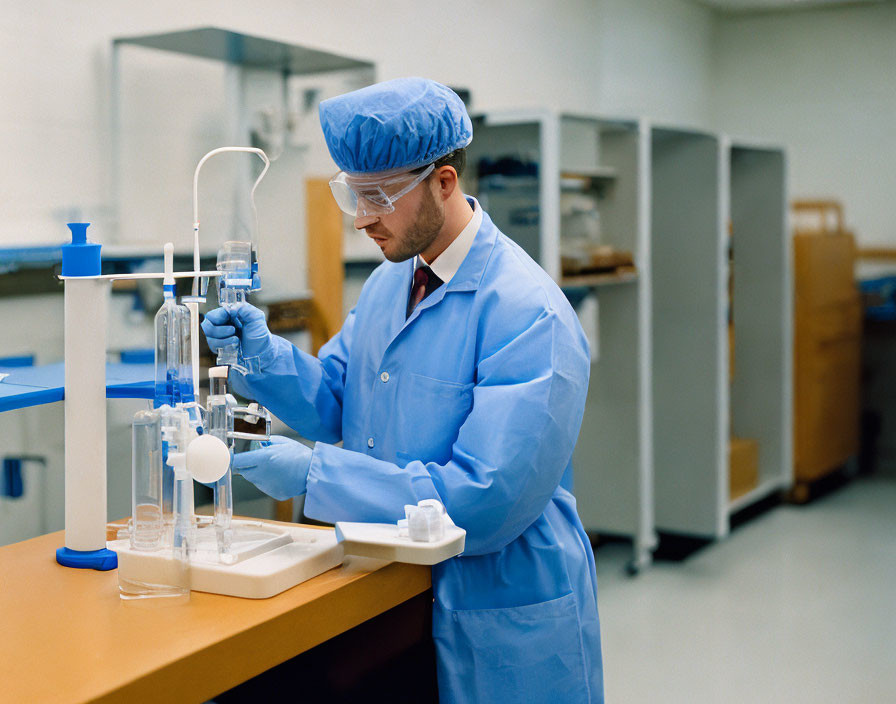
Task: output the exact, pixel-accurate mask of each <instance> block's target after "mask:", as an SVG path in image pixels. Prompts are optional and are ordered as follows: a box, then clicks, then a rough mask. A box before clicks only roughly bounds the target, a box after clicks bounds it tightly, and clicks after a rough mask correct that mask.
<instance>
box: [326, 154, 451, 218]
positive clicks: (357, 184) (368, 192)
mask: <svg viewBox="0 0 896 704" xmlns="http://www.w3.org/2000/svg"><path fill="white" fill-rule="evenodd" d="M432 170H433V165H432V164H430V165H429V166H427V167H426V168H425V169H423V171H421V172H419V173H416V174H415V173H408V172H405V173H402V174H398V175H397V176H391V177H389V178H385V179H379V180H376V181H365V180H363V179H359V178H356V177H353V176H349V175H348V174H346V173H345V172H344V171H340V172H339V173H338V174H336V176H334V177H333V178H332V179H331V180H330V191H331V192H332V193H333V198H335V199H336V204H337V205H338V206H339V209H340V210H341V211H342V212H343V213H345V214H347V215H351V216H352V217H358V218H360V217H367V216H371V215H386V214H388V213H391V212H392V211H393V210H395V205H394V203H395V201H397V200H398V199H399V198H401V197H402V196H403V195H405V194H407V193H410V192H411V191H412V190H413V189H414V188H415V187H416V186H417V184H418V183H420V182H421V181H423V179H425V178H426V177H427V176H429V175H430V174H431V173H432Z"/></svg>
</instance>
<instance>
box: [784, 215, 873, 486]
mask: <svg viewBox="0 0 896 704" xmlns="http://www.w3.org/2000/svg"><path fill="white" fill-rule="evenodd" d="M809 205H811V206H818V207H819V208H821V207H823V206H824V205H825V203H824V202H820V203H810V204H809ZM808 207H809V206H806V207H804V208H803V210H804V211H805V210H807V209H808ZM833 212H834V213H835V214H836V218H835V219H834V222H835V223H836V227H839V228H842V212H841V211H839V209H837V208H835V209H833ZM826 222H830V218H828V219H827V220H826ZM793 243H794V274H795V276H794V284H795V294H796V300H795V306H794V387H795V388H794V479H795V481H796V482H797V483H798V484H799V483H801V482H812V481H815V480H817V479H819V478H821V477H823V476H825V475H826V474H829V473H830V472H832V471H833V470H835V469H837V468H838V467H840V466H841V465H843V464H844V463H845V462H846V461H847V460H848V459H849V458H850V457H852V456H853V455H855V454H857V453H858V450H859V417H860V398H859V390H860V373H861V335H862V305H861V300H860V296H859V292H858V289H857V287H856V284H855V278H854V271H853V270H854V265H855V256H856V248H855V240H854V238H853V236H852V235H851V234H850V233H848V232H845V231H842V230H840V231H833V232H828V231H820V232H809V231H805V230H802V231H799V230H798V231H797V233H796V234H795V235H794V240H793Z"/></svg>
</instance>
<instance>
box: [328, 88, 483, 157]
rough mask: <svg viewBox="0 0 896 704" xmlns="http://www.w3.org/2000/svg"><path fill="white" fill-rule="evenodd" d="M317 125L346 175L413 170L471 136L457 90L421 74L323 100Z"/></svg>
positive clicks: (448, 151) (466, 141) (450, 150)
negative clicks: (417, 76) (319, 126)
mask: <svg viewBox="0 0 896 704" xmlns="http://www.w3.org/2000/svg"><path fill="white" fill-rule="evenodd" d="M320 124H321V126H322V127H323V130H324V137H325V138H326V140H327V148H328V149H329V150H330V156H332V157H333V161H335V162H336V164H337V166H339V168H340V169H342V170H343V171H345V172H347V173H350V174H366V173H378V172H381V171H401V170H410V169H416V168H417V167H420V166H425V165H427V164H431V163H432V162H433V161H435V160H436V159H438V158H439V157H442V156H445V155H446V154H449V153H451V152H453V151H454V150H455V149H460V148H461V147H466V146H467V145H468V144H469V143H470V141H471V140H472V139H473V123H472V122H470V116H469V115H468V114H467V109H466V107H464V104H463V101H462V100H461V99H460V98H459V97H458V95H457V93H455V92H454V91H453V90H451V89H450V88H448V87H447V86H443V85H442V84H441V83H436V82H435V81H430V80H428V79H426V78H396V79H395V80H392V81H384V82H383V83H376V84H374V85H372V86H367V87H366V88H361V89H360V90H356V91H352V92H351V93H346V94H345V95H340V96H337V97H335V98H330V99H329V100H324V101H323V102H321V104H320Z"/></svg>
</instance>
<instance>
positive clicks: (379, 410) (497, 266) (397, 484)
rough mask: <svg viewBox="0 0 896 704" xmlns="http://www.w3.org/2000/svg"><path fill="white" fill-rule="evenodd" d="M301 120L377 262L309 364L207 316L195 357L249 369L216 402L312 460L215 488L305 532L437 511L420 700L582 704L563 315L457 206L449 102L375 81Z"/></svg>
mask: <svg viewBox="0 0 896 704" xmlns="http://www.w3.org/2000/svg"><path fill="white" fill-rule="evenodd" d="M320 118H321V124H322V126H323V130H324V135H325V137H326V140H327V146H328V148H329V150H330V154H331V156H332V157H333V160H334V161H335V162H336V163H337V165H338V166H339V167H340V168H341V169H342V170H343V171H342V172H341V173H340V174H339V175H338V176H337V177H335V178H334V179H333V181H331V188H332V190H333V194H334V196H335V197H336V199H337V202H338V203H339V205H340V207H342V209H343V210H345V211H346V212H347V213H349V214H351V215H353V216H354V217H355V223H354V224H355V227H356V228H358V229H362V228H363V229H364V230H365V231H366V233H367V234H368V235H369V236H370V237H371V238H373V239H374V241H375V242H376V243H377V244H378V245H379V246H380V248H381V249H382V251H383V254H384V255H385V257H386V259H387V260H388V261H386V262H384V263H383V264H382V265H381V266H380V267H378V268H377V269H376V270H375V271H374V272H373V274H371V276H370V278H369V279H368V281H367V282H366V284H365V286H364V289H363V291H362V292H361V296H360V299H359V301H358V304H357V306H356V307H355V308H354V310H352V312H351V313H349V315H348V318H347V319H346V321H345V324H344V325H343V327H342V330H341V331H340V332H339V333H338V334H337V335H336V336H335V337H334V338H333V339H332V340H330V341H329V342H328V343H327V344H326V345H325V346H324V347H323V348H321V350H320V353H319V356H318V357H317V358H315V357H312V356H310V355H307V354H305V353H303V352H301V351H299V350H297V349H296V348H295V347H293V346H292V345H290V344H289V343H287V342H286V341H285V340H283V339H281V338H278V337H274V336H273V335H271V333H270V332H268V330H267V327H266V325H265V323H264V316H263V314H262V313H261V312H260V311H258V310H257V309H255V308H252V307H251V306H248V305H246V306H243V307H242V308H240V309H239V310H237V311H235V312H234V313H232V314H230V315H228V314H227V313H226V312H225V311H223V310H222V309H218V310H215V311H211V312H210V313H209V314H208V316H207V318H206V320H205V321H204V322H203V330H204V331H205V334H206V336H207V338H208V341H209V345H210V347H211V348H212V349H213V350H216V349H218V348H219V347H221V346H222V345H227V344H231V343H233V342H234V341H235V340H236V339H237V338H238V339H239V340H240V343H241V345H242V351H243V354H244V355H245V356H249V357H257V358H258V361H259V363H260V367H261V372H260V373H259V374H252V375H249V376H247V377H244V378H240V377H238V375H233V376H235V377H236V378H235V379H234V382H235V383H234V385H235V387H236V388H237V390H238V391H240V392H241V393H244V394H245V395H247V396H251V397H253V398H256V399H257V400H258V401H260V402H261V403H263V404H264V405H265V406H267V407H268V408H269V409H270V410H271V411H272V412H274V413H275V414H276V415H277V416H278V417H280V418H281V419H282V420H283V421H284V422H286V423H287V424H289V425H290V426H291V427H293V428H294V429H295V430H297V431H298V432H299V433H301V434H302V435H303V436H304V437H306V438H309V439H311V440H313V441H316V444H315V446H314V448H313V450H312V449H309V448H307V447H305V446H304V445H302V444H300V443H297V442H294V441H292V440H287V439H285V438H278V439H277V442H276V443H275V444H273V445H272V446H270V447H268V448H264V449H261V450H256V451H253V452H249V453H245V454H244V455H238V456H237V457H236V458H235V459H234V468H235V470H236V471H239V472H240V473H242V475H243V476H245V477H246V478H247V479H249V481H251V482H253V483H255V484H256V485H257V486H258V487H259V488H260V489H262V490H263V491H265V492H267V493H268V494H270V495H271V496H273V497H274V498H277V499H286V498H288V497H290V496H296V495H300V494H303V493H307V497H306V499H305V514H306V515H308V516H310V517H312V518H316V519H320V520H323V521H327V522H335V521H369V522H391V523H394V522H395V521H397V520H398V519H400V518H403V517H404V513H403V508H404V505H405V504H416V503H417V502H418V501H419V500H421V499H427V498H433V499H437V500H439V501H441V502H442V503H443V504H444V505H445V507H446V509H447V511H448V514H449V515H450V516H451V518H452V519H453V520H454V522H455V523H456V524H457V525H458V526H460V527H461V528H464V529H465V530H466V531H467V537H466V548H465V552H464V554H463V555H462V556H460V557H456V558H453V559H451V560H448V561H446V562H444V563H442V564H439V565H436V566H435V567H433V590H434V596H435V600H434V605H433V626H432V632H433V638H434V641H435V644H436V651H437V657H438V680H439V693H440V700H441V701H443V702H563V704H570V703H573V702H600V701H603V685H602V668H601V653H600V633H599V626H598V618H597V602H596V592H597V582H596V577H595V569H594V557H593V553H592V551H591V546H590V544H589V541H588V538H587V536H586V534H585V531H584V529H583V528H582V525H581V522H580V520H579V518H578V515H577V514H576V508H575V500H574V499H573V497H572V495H571V494H570V493H569V491H567V490H566V489H565V488H563V486H561V481H562V482H563V483H564V484H567V485H568V482H569V481H570V477H571V461H570V460H571V457H572V452H573V447H574V445H575V442H576V438H577V435H578V432H579V427H580V424H581V420H582V413H583V409H584V405H585V393H586V389H587V386H588V373H589V369H590V361H589V353H588V345H587V342H586V339H585V337H584V335H583V333H582V329H581V327H580V325H579V322H578V319H577V318H576V315H575V312H574V311H573V310H572V308H571V307H570V305H569V303H568V302H567V301H566V299H565V297H564V296H563V293H562V292H561V291H560V289H559V288H558V287H557V286H556V284H555V283H554V282H553V281H552V280H551V279H550V277H548V275H547V274H545V272H544V271H543V270H542V269H541V268H539V267H538V265H537V264H536V263H535V262H534V261H532V259H531V258H530V257H529V256H528V255H526V253H525V252H523V250H522V249H520V247H519V246H517V245H516V244H515V243H514V242H513V241H512V240H510V239H509V238H507V237H506V236H505V235H503V234H502V233H500V232H499V231H498V230H497V228H496V227H495V226H494V224H493V223H492V222H491V220H490V219H489V217H488V215H486V214H485V213H484V212H483V211H482V209H481V208H480V206H479V204H478V203H477V202H476V201H475V200H474V199H473V198H467V197H465V196H464V195H463V193H462V192H461V190H460V186H459V184H458V177H459V176H460V173H461V172H462V170H463V167H464V160H465V152H464V151H463V150H464V148H465V147H466V146H467V145H468V144H469V143H470V141H471V139H472V124H471V122H470V118H469V116H468V115H467V112H466V109H465V108H464V106H463V103H462V102H461V101H460V99H459V98H458V97H457V95H455V94H454V93H453V92H452V91H451V90H450V89H448V88H446V87H445V86H443V85H441V84H438V83H435V82H433V81H429V80H424V79H420V78H407V79H398V80H394V81H387V82H385V83H380V84H377V85H373V86H369V87H367V88H364V89H362V90H358V91H354V92H352V93H348V94H346V95H342V96H339V97H337V98H333V99H331V100H326V101H324V102H322V103H321V105H320ZM231 318H235V320H233V319H231ZM339 440H342V441H343V447H342V448H339V447H336V446H334V445H333V444H331V443H335V442H338V441H339ZM564 477H565V478H564Z"/></svg>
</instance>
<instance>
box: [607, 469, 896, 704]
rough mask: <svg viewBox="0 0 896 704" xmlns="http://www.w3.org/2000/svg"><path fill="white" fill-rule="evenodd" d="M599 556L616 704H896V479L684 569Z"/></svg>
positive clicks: (702, 555)
mask: <svg viewBox="0 0 896 704" xmlns="http://www.w3.org/2000/svg"><path fill="white" fill-rule="evenodd" d="M628 557H629V550H628V548H627V546H624V545H614V544H610V545H607V546H606V547H602V548H600V549H598V551H597V569H598V582H599V590H600V593H599V608H600V616H601V630H602V634H603V656H604V674H605V685H606V701H607V702H608V704H628V703H638V704H639V703H641V702H662V703H663V704H674V703H678V702H682V703H687V704H702V703H704V702H707V703H709V702H712V703H715V702H720V703H726V704H727V703H739V702H763V703H772V702H786V703H788V704H797V703H802V702H812V703H813V704H823V703H827V702H837V703H838V704H845V703H847V702H856V703H861V704H876V703H878V702H881V703H884V702H896V480H893V479H890V478H881V479H857V480H855V481H853V482H852V483H850V484H848V485H847V486H845V487H843V488H841V489H839V490H838V491H836V492H835V493H833V494H830V495H828V496H826V497H823V498H821V499H818V500H816V501H815V502H813V503H812V504H809V505H807V506H802V507H797V506H789V505H782V506H780V507H777V508H774V509H772V510H770V511H769V512H767V513H765V514H762V515H760V516H759V517H757V518H754V519H753V520H751V521H749V522H748V523H746V524H744V525H743V526H741V527H740V528H738V529H736V530H735V531H734V532H733V533H732V534H731V535H730V536H729V537H728V538H726V539H725V540H723V541H721V542H719V543H716V544H713V545H710V546H709V547H707V548H705V549H703V550H701V551H699V552H697V553H696V554H694V555H693V556H692V557H691V558H689V559H688V560H686V561H684V562H681V563H656V564H654V565H653V566H652V567H651V568H649V569H648V570H646V571H645V572H643V573H642V574H641V575H639V576H638V577H635V578H633V579H632V578H628V577H626V576H625V575H624V573H623V565H624V563H625V560H626V559H628Z"/></svg>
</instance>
